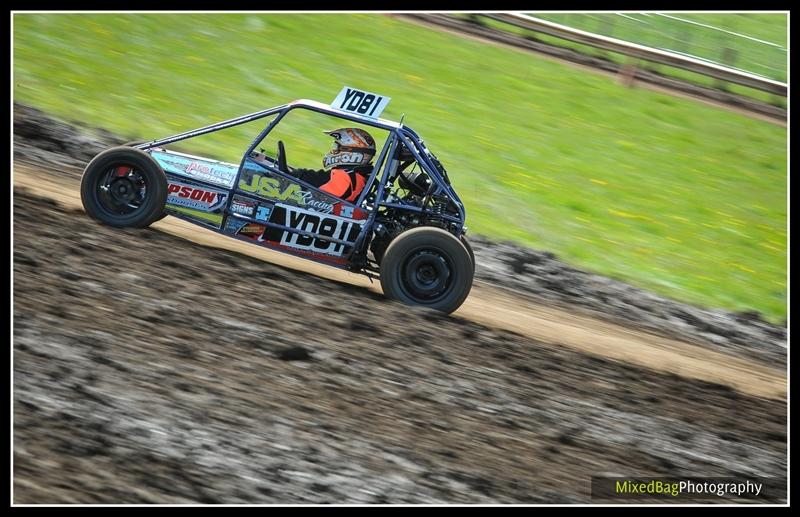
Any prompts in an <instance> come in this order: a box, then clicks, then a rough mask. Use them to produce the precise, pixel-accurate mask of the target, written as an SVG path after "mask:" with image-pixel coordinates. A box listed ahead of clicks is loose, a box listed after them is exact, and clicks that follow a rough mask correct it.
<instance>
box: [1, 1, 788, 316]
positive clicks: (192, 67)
mask: <svg viewBox="0 0 800 517" xmlns="http://www.w3.org/2000/svg"><path fill="white" fill-rule="evenodd" d="M13 57H14V97H15V99H17V100H19V101H22V102H27V103H30V104H32V105H34V106H38V107H40V108H42V109H45V110H47V111H49V112H51V113H53V114H55V115H57V116H59V117H61V118H64V119H67V120H78V121H82V122H83V123H85V124H89V125H93V126H100V127H105V128H108V129H110V130H112V131H115V132H117V133H120V134H122V135H124V136H127V137H130V138H131V139H133V138H136V137H144V138H153V137H158V136H165V135H168V134H173V133H176V132H179V131H182V130H187V129H192V128H195V127H198V126H200V125H204V124H207V123H210V122H215V121H217V120H222V119H225V118H229V117H233V116H236V115H239V114H243V113H247V112H250V111H255V110H256V109H261V108H265V107H269V106H274V105H278V104H282V103H284V102H287V101H289V100H292V99H296V98H311V99H317V100H320V101H323V102H330V101H331V100H333V97H334V96H335V95H336V93H337V92H338V91H339V89H340V88H341V87H342V86H343V85H345V84H347V85H349V86H355V87H360V88H363V89H366V90H370V91H374V92H379V93H382V94H385V95H388V96H390V97H392V99H393V100H392V102H391V103H390V104H389V107H388V108H387V110H386V111H385V112H384V116H385V117H386V118H389V119H394V120H397V119H399V118H400V116H401V114H403V113H405V114H406V118H405V121H406V123H407V124H409V125H410V126H411V127H413V128H414V129H416V130H417V131H418V132H419V133H420V134H421V135H422V136H423V138H424V139H425V140H426V142H427V143H428V144H429V145H430V146H431V148H432V150H433V151H434V152H435V153H436V154H437V155H438V156H439V158H440V159H441V160H442V161H443V163H444V164H445V165H446V166H447V168H448V170H449V171H450V175H451V178H452V179H453V182H454V184H455V186H456V188H457V190H458V192H459V194H460V195H461V197H462V199H463V200H464V201H465V204H466V206H467V214H468V217H467V219H468V220H467V222H468V225H469V226H470V231H471V232H476V233H481V234H484V235H489V236H492V237H494V238H504V239H511V240H515V241H518V242H521V243H523V244H527V245H531V246H534V247H537V248H543V249H548V250H551V251H553V252H555V253H556V254H557V255H558V256H560V257H561V258H563V259H565V260H567V261H569V262H571V263H573V264H576V265H578V266H581V267H584V268H588V269H591V270H594V271H597V272H599V273H602V274H606V275H609V276H612V277H616V278H620V279H623V280H626V281H628V282H631V283H633V284H635V285H639V286H642V287H645V288H650V289H652V290H654V291H656V292H660V293H662V294H666V295H668V296H672V297H674V298H677V299H681V300H685V301H688V302H693V303H698V304H702V305H706V306H718V307H724V308H728V309H733V310H742V309H756V310H759V311H761V312H763V313H764V314H766V315H767V316H768V317H769V318H771V319H773V320H778V319H783V318H785V317H786V279H787V278H786V258H787V254H786V239H787V205H786V199H787V192H786V183H787V138H786V136H787V135H786V129H785V128H782V127H778V126H775V125H771V124H769V123H766V122H763V121H759V120H753V119H751V118H748V117H746V116H743V115H741V114H737V113H732V112H728V111H725V110H723V109H719V108H716V107H713V106H709V105H705V104H700V103H696V102H693V101H691V100H688V99H683V98H678V97H672V96H669V95H666V94H661V93H657V92H653V91H649V90H645V89H637V88H634V89H628V88H625V87H622V86H620V85H618V84H617V83H616V82H615V81H614V80H612V79H609V78H608V77H607V76H604V75H601V74H595V73H593V72H587V71H584V70H580V69H576V68H575V67H572V66H570V65H567V64H562V63H559V62H555V61H553V60H549V59H542V58H538V57H537V56H535V55H533V54H530V53H526V52H520V51H516V50H512V49H507V48H501V47H498V46H494V45H488V44H484V43H480V42H477V41H473V40H470V39H465V38H461V37H458V36H455V35H451V34H447V33H443V32H439V31H436V30H432V29H428V28H424V27H420V26H418V25H415V24H411V23H407V22H404V21H400V20H396V19H393V18H390V17H387V16H382V15H366V14H350V15H336V14H317V15H295V14H293V15H276V14H225V15H222V14H216V15H201V14H193V15H159V14H152V15H122V14H91V15H88V14H84V15H68V14H61V15H52V14H47V15H46V14H17V15H15V16H14V56H13ZM256 130H257V128H254V127H252V126H251V127H246V126H245V127H241V128H235V129H231V130H228V131H224V132H222V133H217V134H213V135H209V136H208V137H207V138H205V139H203V141H199V142H198V147H197V148H194V149H193V150H195V151H196V152H200V153H206V154H209V155H212V156H216V157H218V158H221V159H228V160H231V159H233V160H236V159H237V158H236V155H237V153H241V152H242V150H243V149H244V147H245V145H246V144H247V143H249V142H250V141H251V140H252V138H253V136H254V135H255V132H256ZM293 136H295V137H297V138H302V137H303V135H293ZM223 150H224V151H223ZM325 151H327V148H323V149H319V150H317V149H311V148H310V147H307V148H298V149H297V150H295V151H294V152H293V151H292V149H290V150H289V152H290V157H291V159H292V161H293V162H294V163H297V164H299V165H300V166H307V167H316V166H317V165H318V164H319V160H320V158H321V156H322V154H323V153H324V152H325ZM295 160H296V162H295Z"/></svg>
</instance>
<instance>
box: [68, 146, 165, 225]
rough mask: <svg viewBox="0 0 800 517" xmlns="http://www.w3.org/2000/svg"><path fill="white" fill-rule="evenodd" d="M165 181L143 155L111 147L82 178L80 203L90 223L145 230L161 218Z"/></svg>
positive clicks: (137, 151) (147, 157)
mask: <svg viewBox="0 0 800 517" xmlns="http://www.w3.org/2000/svg"><path fill="white" fill-rule="evenodd" d="M166 201H167V178H166V176H165V175H164V171H163V170H161V167H160V166H159V165H158V163H156V161H155V160H153V159H152V158H151V157H150V155H148V154H147V153H145V152H144V151H140V150H138V149H133V148H131V147H126V146H119V147H112V148H111V149H108V150H106V151H103V152H102V153H100V154H98V155H97V156H95V157H94V158H93V159H92V161H91V162H89V165H87V166H86V169H85V170H84V171H83V176H82V177H81V202H82V203H83V208H84V210H86V213H87V214H89V216H90V217H91V218H92V219H95V220H97V221H100V222H101V223H103V224H107V225H109V226H115V227H118V228H144V227H147V226H149V225H150V224H152V223H154V222H155V221H158V220H159V219H161V218H162V217H163V216H164V206H165V204H166Z"/></svg>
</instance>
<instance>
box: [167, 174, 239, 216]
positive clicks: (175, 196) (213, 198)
mask: <svg viewBox="0 0 800 517" xmlns="http://www.w3.org/2000/svg"><path fill="white" fill-rule="evenodd" d="M227 198H228V195H227V193H225V192H221V191H218V190H213V189H209V188H206V187H199V186H197V185H187V184H185V183H180V182H177V181H173V182H170V184H169V187H168V195H167V204H168V205H175V206H181V207H186V208H192V209H195V210H200V211H203V212H216V211H219V210H220V209H221V208H222V206H223V205H224V204H225V200H226V199H227Z"/></svg>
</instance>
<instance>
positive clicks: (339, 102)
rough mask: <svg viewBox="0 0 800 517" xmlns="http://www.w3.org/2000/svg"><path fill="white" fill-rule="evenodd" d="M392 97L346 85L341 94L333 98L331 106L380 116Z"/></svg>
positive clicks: (356, 112)
mask: <svg viewBox="0 0 800 517" xmlns="http://www.w3.org/2000/svg"><path fill="white" fill-rule="evenodd" d="M390 100H392V98H391V97H384V96H382V95H378V94H377V93H370V92H366V91H364V90H358V89H356V88H350V87H349V86H345V87H344V88H342V91H340V92H339V95H337V96H336V98H335V99H333V102H332V103H331V107H332V108H335V109H340V110H343V111H349V112H350V113H355V114H357V115H361V116H363V117H369V118H378V117H379V116H380V114H381V113H382V112H383V110H384V109H386V106H387V105H388V104H389V101H390Z"/></svg>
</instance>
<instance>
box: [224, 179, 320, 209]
mask: <svg viewBox="0 0 800 517" xmlns="http://www.w3.org/2000/svg"><path fill="white" fill-rule="evenodd" d="M239 188H240V189H242V190H243V191H245V192H249V193H251V194H254V195H256V196H258V197H262V198H265V199H269V200H272V201H280V202H283V203H290V204H293V205H296V206H301V207H304V208H308V209H311V210H315V211H317V212H322V213H325V214H330V213H332V212H333V210H334V205H335V198H330V197H329V196H325V195H324V194H319V193H313V192H309V191H307V190H303V188H302V187H301V186H300V185H298V184H297V183H293V182H291V181H289V180H286V179H284V178H279V177H272V176H266V175H264V174H260V173H257V172H254V171H253V170H252V169H245V170H244V172H243V173H242V177H241V179H240V180H239ZM329 199H330V200H329Z"/></svg>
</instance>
